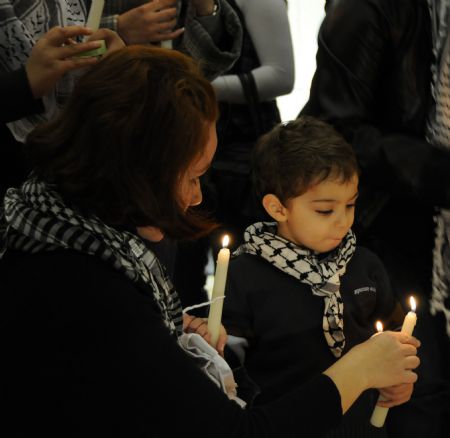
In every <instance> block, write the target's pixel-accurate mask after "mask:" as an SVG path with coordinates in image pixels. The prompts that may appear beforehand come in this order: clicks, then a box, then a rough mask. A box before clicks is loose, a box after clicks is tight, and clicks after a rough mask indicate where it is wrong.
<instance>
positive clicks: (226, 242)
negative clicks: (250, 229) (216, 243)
mask: <svg viewBox="0 0 450 438" xmlns="http://www.w3.org/2000/svg"><path fill="white" fill-rule="evenodd" d="M229 243H230V238H229V237H228V234H225V236H223V239H222V246H223V247H224V248H226V247H227V246H228V244H229Z"/></svg>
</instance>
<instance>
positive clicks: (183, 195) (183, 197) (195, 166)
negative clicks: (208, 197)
mask: <svg viewBox="0 0 450 438" xmlns="http://www.w3.org/2000/svg"><path fill="white" fill-rule="evenodd" d="M207 129H208V137H207V142H206V147H205V149H204V151H203V153H202V155H201V156H199V157H198V158H196V159H194V160H193V161H192V163H191V164H190V165H189V167H188V169H187V170H186V172H185V173H184V175H183V176H182V177H181V182H180V202H181V205H182V207H183V209H184V210H187V209H188V208H189V207H194V206H196V205H199V204H200V203H201V202H202V190H201V187H200V176H202V175H203V174H204V173H205V172H206V171H207V170H208V168H209V166H210V165H211V161H212V159H213V157H214V154H215V152H216V148H217V133H216V124H215V123H212V122H208V127H207Z"/></svg>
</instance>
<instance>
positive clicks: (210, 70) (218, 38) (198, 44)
mask: <svg viewBox="0 0 450 438" xmlns="http://www.w3.org/2000/svg"><path fill="white" fill-rule="evenodd" d="M217 2H218V5H219V9H218V11H217V14H216V15H215V16H211V17H196V16H195V10H194V8H193V7H191V5H189V7H188V11H187V16H186V24H185V29H186V30H185V32H184V34H183V37H182V39H181V43H180V45H179V46H177V47H176V48H177V49H178V50H181V51H182V52H184V53H187V54H189V55H190V56H192V57H193V58H194V59H197V60H199V61H200V63H201V67H202V71H203V73H204V74H205V76H206V77H207V78H208V79H210V80H212V79H214V78H216V77H218V76H220V75H221V74H223V73H224V72H225V71H227V70H229V69H230V68H231V67H232V66H233V64H234V63H235V62H236V60H237V59H238V57H239V55H240V51H241V45H242V28H241V24H240V21H239V18H238V16H237V15H236V13H235V12H234V10H233V8H232V7H231V6H230V5H229V4H228V3H227V2H226V1H223V0H217Z"/></svg>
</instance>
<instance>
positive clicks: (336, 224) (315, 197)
mask: <svg viewBox="0 0 450 438" xmlns="http://www.w3.org/2000/svg"><path fill="white" fill-rule="evenodd" d="M357 196H358V176H357V175H356V174H355V175H354V177H353V178H352V179H351V180H350V181H348V182H345V183H342V182H339V181H336V180H332V179H331V180H330V179H328V180H325V181H323V182H321V183H319V184H317V185H315V186H313V187H311V188H310V189H309V190H308V191H306V192H305V193H303V194H302V195H300V196H297V197H295V198H292V199H290V200H288V201H287V203H286V210H285V220H283V221H282V222H279V223H278V234H279V235H280V236H281V237H284V238H285V239H288V240H290V241H291V242H293V243H295V244H297V245H299V246H303V247H306V248H309V249H311V250H313V251H315V252H317V253H323V252H328V251H331V250H333V249H334V248H336V247H337V246H338V245H339V244H340V243H341V241H342V239H343V238H344V236H345V235H346V234H347V232H348V230H349V229H350V228H351V226H352V225H353V220H354V217H355V201H356V198H357Z"/></svg>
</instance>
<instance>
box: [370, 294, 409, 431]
mask: <svg viewBox="0 0 450 438" xmlns="http://www.w3.org/2000/svg"><path fill="white" fill-rule="evenodd" d="M409 302H410V305H411V311H410V312H408V313H407V314H406V316H405V319H404V320H403V325H402V330H401V332H402V333H405V334H407V335H410V336H411V335H412V332H413V330H414V326H415V325H416V322H417V315H416V300H415V299H414V297H411V298H410V299H409ZM378 322H379V321H378ZM378 322H377V330H378V331H379V332H380V331H383V326H382V325H381V323H380V325H381V330H379V326H378ZM383 400H384V398H383V397H381V395H380V397H379V398H378V401H383ZM388 412H389V408H384V407H381V406H375V409H374V410H373V413H372V417H371V418H370V424H372V426H375V427H383V425H384V422H385V421H386V416H387V414H388Z"/></svg>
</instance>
